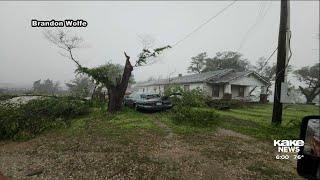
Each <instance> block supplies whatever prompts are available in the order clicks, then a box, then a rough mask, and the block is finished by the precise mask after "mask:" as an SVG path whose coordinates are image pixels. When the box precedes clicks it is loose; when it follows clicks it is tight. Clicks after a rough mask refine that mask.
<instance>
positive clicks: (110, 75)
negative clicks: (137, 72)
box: [76, 62, 123, 86]
mask: <svg viewBox="0 0 320 180" xmlns="http://www.w3.org/2000/svg"><path fill="white" fill-rule="evenodd" d="M76 72H77V73H84V74H86V75H88V76H89V77H92V79H93V80H95V81H96V82H97V84H103V85H104V86H107V85H113V86H116V85H118V84H120V82H121V79H122V73H123V66H122V65H120V64H112V63H110V62H107V63H106V64H105V65H101V66H99V67H95V68H87V67H82V66H79V67H78V69H77V70H76Z"/></svg>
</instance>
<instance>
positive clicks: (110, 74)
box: [43, 31, 171, 112]
mask: <svg viewBox="0 0 320 180" xmlns="http://www.w3.org/2000/svg"><path fill="white" fill-rule="evenodd" d="M43 34H44V36H45V38H46V39H47V40H49V41H50V42H52V43H54V44H55V45H56V46H57V47H59V48H60V49H62V50H63V51H64V52H66V53H67V54H61V55H63V56H65V57H67V58H69V59H70V60H72V61H73V62H74V63H75V64H76V65H77V69H76V72H77V73H82V74H86V75H88V76H89V77H91V78H92V79H93V80H94V81H95V82H96V83H97V84H101V85H102V86H103V87H105V88H107V90H108V93H107V95H108V111H109V112H116V111H120V110H121V109H122V102H123V98H124V95H125V92H126V90H127V87H128V84H129V82H130V77H131V75H132V71H133V68H134V67H138V66H143V65H146V64H148V60H149V59H150V58H156V57H157V56H158V55H159V54H160V53H161V52H163V51H164V50H166V49H168V48H171V47H170V46H164V47H160V48H156V49H146V48H143V49H142V52H141V53H140V54H139V55H138V58H137V60H136V62H135V64H134V65H132V64H131V62H130V56H128V55H127V54H126V52H124V56H125V65H124V66H123V67H122V66H121V65H119V64H112V63H110V62H108V63H106V64H104V65H101V66H99V67H94V68H88V67H84V66H82V65H81V64H80V63H79V61H78V60H76V59H75V56H74V54H73V52H74V50H75V49H77V48H79V47H81V46H80V45H81V43H82V42H83V39H82V38H81V37H79V36H76V35H74V36H70V35H68V34H67V33H66V32H64V31H57V32H52V31H46V32H44V33H43ZM119 72H121V73H119Z"/></svg>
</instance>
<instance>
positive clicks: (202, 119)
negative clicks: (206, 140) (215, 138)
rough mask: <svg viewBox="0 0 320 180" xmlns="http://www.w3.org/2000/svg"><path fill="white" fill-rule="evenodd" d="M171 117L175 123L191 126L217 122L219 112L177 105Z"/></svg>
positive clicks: (208, 124)
mask: <svg viewBox="0 0 320 180" xmlns="http://www.w3.org/2000/svg"><path fill="white" fill-rule="evenodd" d="M171 118H172V120H173V121H174V122H176V123H181V124H190V125H193V126H210V125H212V124H218V122H219V114H217V113H215V111H213V110H208V109H198V108H192V107H190V106H177V107H176V108H175V109H174V113H173V114H172V117H171Z"/></svg>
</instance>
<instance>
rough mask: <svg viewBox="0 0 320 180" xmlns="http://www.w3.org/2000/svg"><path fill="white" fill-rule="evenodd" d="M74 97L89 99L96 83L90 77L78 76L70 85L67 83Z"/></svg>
mask: <svg viewBox="0 0 320 180" xmlns="http://www.w3.org/2000/svg"><path fill="white" fill-rule="evenodd" d="M66 86H67V87H68V88H69V91H70V92H71V95H72V96H75V97H80V98H84V97H87V96H88V95H89V93H90V91H92V90H93V88H94V83H93V82H92V81H91V80H90V78H89V77H86V76H83V75H80V76H77V77H76V78H75V79H74V80H72V81H71V82H70V83H66Z"/></svg>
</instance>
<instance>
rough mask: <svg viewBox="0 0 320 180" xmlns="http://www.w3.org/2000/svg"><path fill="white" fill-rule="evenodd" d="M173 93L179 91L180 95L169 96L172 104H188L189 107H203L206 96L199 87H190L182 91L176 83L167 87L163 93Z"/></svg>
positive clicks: (167, 94) (166, 94)
mask: <svg viewBox="0 0 320 180" xmlns="http://www.w3.org/2000/svg"><path fill="white" fill-rule="evenodd" d="M173 93H179V94H181V96H173V97H170V99H171V101H172V104H174V105H176V106H182V105H183V106H190V107H205V106H207V104H206V101H207V99H208V97H207V96H206V95H205V93H204V92H203V90H201V89H200V88H196V89H192V90H191V91H183V90H182V88H181V87H180V86H178V85H173V86H171V87H170V88H168V89H167V90H166V91H165V92H164V94H165V96H169V95H170V94H173Z"/></svg>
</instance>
